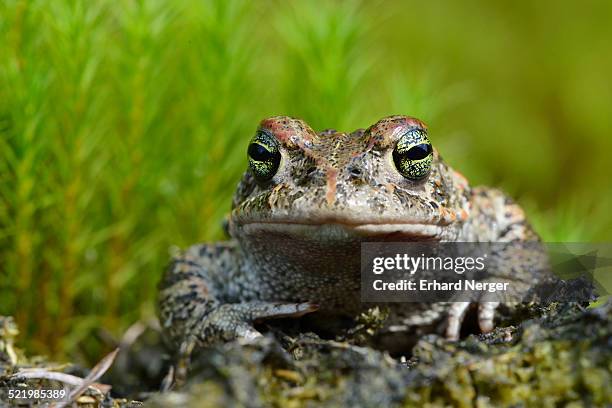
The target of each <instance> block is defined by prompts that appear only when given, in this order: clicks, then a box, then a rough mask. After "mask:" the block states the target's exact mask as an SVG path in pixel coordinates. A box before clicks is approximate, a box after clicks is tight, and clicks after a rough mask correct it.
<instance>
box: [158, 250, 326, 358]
mask: <svg viewBox="0 0 612 408" xmlns="http://www.w3.org/2000/svg"><path fill="white" fill-rule="evenodd" d="M236 251H237V250H236V247H235V246H234V245H233V244H231V243H219V244H211V245H195V246H193V247H191V248H189V249H188V250H187V251H186V252H185V253H184V254H182V255H180V256H178V257H176V258H175V259H174V260H173V262H172V264H171V265H170V267H169V268H168V270H167V272H166V274H165V276H164V279H163V280H162V282H161V285H160V298H159V315H160V320H161V324H162V327H163V329H164V332H165V333H166V334H167V335H168V337H169V338H170V339H171V341H172V342H173V343H174V344H175V345H177V346H178V345H181V344H183V343H185V342H190V341H193V342H195V344H196V345H198V346H206V345H210V344H214V343H217V342H222V341H229V340H233V339H236V338H243V339H253V338H255V337H259V336H261V334H260V333H259V332H258V331H257V330H255V328H254V327H253V323H254V322H256V321H259V320H265V319H271V318H279V317H299V316H302V315H304V314H306V313H310V312H313V311H315V310H316V309H317V306H316V305H314V304H312V303H282V302H263V301H252V300H251V301H247V302H240V301H235V302H230V300H231V296H229V292H231V291H232V289H230V288H231V287H232V285H231V282H230V280H231V279H236V278H237V277H239V274H238V273H237V271H238V270H237V268H238V266H237V265H238V262H236ZM236 286H237V285H233V288H234V289H233V290H234V291H235V288H236ZM234 296H235V294H234ZM234 300H236V299H234Z"/></svg>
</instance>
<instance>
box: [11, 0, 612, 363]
mask: <svg viewBox="0 0 612 408" xmlns="http://www.w3.org/2000/svg"><path fill="white" fill-rule="evenodd" d="M591 3H592V4H590V5H588V6H585V5H583V4H578V3H575V4H572V5H570V4H569V3H568V4H567V5H565V6H563V5H560V4H559V3H558V2H553V1H543V2H534V3H521V4H518V3H517V4H515V3H508V4H501V3H500V4H495V5H493V4H490V3H489V2H485V1H470V2H468V3H463V2H462V3H458V2H452V1H445V2H442V3H440V2H432V3H429V2H410V3H408V4H407V3H405V2H399V1H398V2H363V3H356V2H329V1H316V2H305V1H304V2H280V1H278V2H276V1H275V2H267V1H261V2H249V1H231V2H228V1H224V0H218V1H185V0H180V1H158V0H147V1H132V0H119V1H110V0H109V1H102V0H97V1H77V0H55V1H52V2H46V1H36V0H32V1H16V0H7V1H3V2H2V3H0V265H1V266H0V314H7V315H14V316H15V317H16V321H17V323H18V324H19V326H20V328H21V331H22V334H23V338H24V339H25V340H26V341H27V343H26V344H27V345H28V348H29V349H30V350H31V351H34V352H44V353H48V354H54V355H58V353H69V354H71V357H73V358H74V357H78V356H82V357H84V358H87V359H89V360H90V361H94V360H97V359H98V358H99V356H100V354H101V350H102V349H103V348H105V347H107V346H106V345H105V344H104V342H103V339H104V338H107V337H108V335H107V334H108V333H110V334H111V335H112V336H118V335H120V334H121V333H122V332H123V330H125V328H126V327H128V326H129V325H130V324H131V323H132V322H134V321H136V320H137V319H139V318H142V317H148V316H151V315H152V314H153V313H154V302H153V299H154V297H155V293H156V284H157V281H158V280H159V277H160V274H161V271H162V269H163V267H164V265H165V263H166V262H167V260H168V257H169V251H171V249H172V246H173V245H177V246H179V247H186V246H187V245H189V244H191V243H194V242H197V241H202V240H210V239H217V238H220V237H221V236H222V232H221V228H220V221H221V219H222V217H223V215H224V214H225V213H226V212H227V211H228V210H229V203H230V197H231V194H232V192H233V189H234V185H235V183H236V182H237V180H238V178H239V176H240V174H241V172H242V171H243V169H244V168H245V166H246V157H245V143H246V141H247V140H248V139H249V138H250V137H251V135H252V133H253V130H254V129H255V127H256V125H257V123H258V121H259V120H260V119H261V118H263V117H266V116H270V115H274V114H290V115H294V116H299V117H302V118H304V119H305V120H307V121H308V122H309V123H310V124H311V125H312V126H313V127H314V128H315V129H319V130H321V129H323V128H329V127H336V128H342V129H345V130H352V129H353V128H357V127H365V126H368V125H369V124H371V123H373V122H374V121H376V120H377V119H378V118H380V117H382V116H385V115H388V114H391V113H406V114H412V115H414V116H418V117H420V118H422V119H424V120H425V121H427V122H428V123H429V125H430V128H431V139H432V141H433V143H434V144H435V145H436V146H437V147H438V148H439V149H440V150H441V151H442V152H443V153H444V156H445V158H446V159H447V161H449V162H450V163H451V164H452V165H453V166H455V167H456V168H457V169H460V170H461V171H463V172H464V173H465V174H466V176H467V177H468V178H469V179H470V180H471V181H472V182H473V183H489V184H493V185H498V186H501V187H503V188H505V189H506V190H508V191H509V192H510V193H511V194H513V195H514V196H515V197H516V198H517V199H518V200H519V201H520V202H521V203H522V204H524V205H525V206H526V208H528V209H529V212H530V216H531V217H532V218H533V219H534V222H535V223H536V224H537V227H538V229H539V230H540V231H541V232H542V233H543V234H544V236H545V237H546V238H547V239H549V240H555V241H563V240H570V241H577V240H609V239H610V238H611V236H610V232H609V231H611V230H612V213H611V212H610V211H609V208H610V204H612V190H611V189H610V182H609V169H610V162H609V157H608V156H609V152H610V151H611V149H612V138H610V135H609V130H610V129H609V109H610V102H611V101H612V86H610V77H609V73H610V72H612V54H611V53H610V52H609V49H608V47H609V45H608V41H607V40H608V39H609V38H610V36H611V35H612V26H610V25H609V24H608V23H609V22H608V17H607V16H609V13H610V11H611V10H610V8H611V6H610V4H608V3H605V2H596V1H593V2H591ZM100 328H103V329H102V330H101V329H100Z"/></svg>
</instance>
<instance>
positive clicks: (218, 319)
mask: <svg viewBox="0 0 612 408" xmlns="http://www.w3.org/2000/svg"><path fill="white" fill-rule="evenodd" d="M317 309H318V305H316V304H314V303H276V302H244V303H227V304H223V305H220V306H219V307H217V308H215V309H214V310H213V311H211V312H210V313H209V314H207V315H206V316H204V318H203V320H202V321H201V324H200V325H199V327H197V328H196V331H195V336H196V339H197V343H198V344H199V345H210V344H212V343H215V342H218V341H230V340H234V339H242V340H246V341H251V340H253V339H255V338H257V337H260V336H261V333H260V332H258V331H257V330H256V329H255V328H254V327H253V324H254V323H255V322H259V321H263V320H267V319H276V318H281V317H300V316H303V315H305V314H307V313H312V312H314V311H316V310H317Z"/></svg>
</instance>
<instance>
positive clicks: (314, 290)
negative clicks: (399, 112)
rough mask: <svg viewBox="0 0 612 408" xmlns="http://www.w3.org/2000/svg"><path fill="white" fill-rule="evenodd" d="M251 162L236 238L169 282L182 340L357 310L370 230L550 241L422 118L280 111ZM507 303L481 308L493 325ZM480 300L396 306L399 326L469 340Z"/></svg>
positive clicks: (235, 206) (481, 319)
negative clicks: (470, 317) (312, 123)
mask: <svg viewBox="0 0 612 408" xmlns="http://www.w3.org/2000/svg"><path fill="white" fill-rule="evenodd" d="M248 161H249V168H248V170H247V171H246V173H245V174H244V176H243V177H242V180H241V181H240V183H239V185H238V189H237V191H236V193H235V195H234V199H233V203H232V212H231V215H230V218H229V233H230V236H231V239H230V240H229V241H226V242H218V243H212V244H199V245H195V246H192V247H190V248H189V249H187V250H186V251H185V252H184V253H183V254H182V255H181V256H179V257H177V258H176V259H174V261H173V263H172V265H171V267H170V268H169V269H168V271H167V273H166V275H165V277H164V279H163V281H162V284H161V287H160V303H159V306H160V317H161V322H162V326H163V327H164V329H165V330H166V332H167V334H168V335H169V336H170V337H171V338H172V339H173V340H174V341H175V342H176V343H182V342H184V341H185V340H188V339H191V340H192V341H195V342H196V344H199V345H207V344H211V343H214V342H217V341H222V340H230V339H234V338H253V337H256V336H259V335H260V334H259V332H258V331H256V330H255V329H254V327H253V323H254V322H256V321H259V320H264V319H269V318H277V317H298V316H302V315H304V314H308V313H312V312H315V311H316V313H315V315H320V316H355V315H357V314H358V313H359V312H360V311H362V310H363V308H364V306H363V305H362V304H361V302H360V269H359V259H360V252H359V251H360V243H361V242H363V241H367V240H369V239H377V238H384V239H387V240H397V241H413V240H414V241H420V240H433V241H444V242H463V241H470V242H474V241H478V242H514V241H537V240H538V236H537V235H536V234H535V233H534V231H533V230H532V228H531V227H530V226H529V224H528V223H527V222H526V220H525V215H524V213H523V211H522V210H521V208H520V207H519V206H518V205H516V204H515V203H513V202H512V201H511V200H510V199H509V198H508V197H507V196H505V195H504V194H503V193H502V192H500V191H499V190H496V189H491V188H486V187H476V188H471V187H470V186H469V185H468V183H467V181H466V179H465V178H464V177H463V176H462V175H460V174H459V173H457V172H456V171H454V170H453V169H451V168H450V167H449V166H448V165H447V164H446V163H445V162H444V161H442V159H441V157H440V155H439V154H438V152H437V150H436V149H434V148H433V147H432V145H431V143H430V141H429V139H428V135H427V127H426V126H425V124H423V123H422V122H421V121H419V120H417V119H414V118H410V117H406V116H391V117H387V118H384V119H382V120H380V121H379V122H377V123H376V124H374V125H373V126H371V127H370V128H368V129H367V130H357V131H355V132H352V133H341V132H337V131H335V130H326V131H323V132H321V133H318V134H317V133H315V132H314V131H313V130H312V129H311V128H310V127H309V126H308V125H307V124H306V123H305V122H304V121H302V120H299V119H294V118H290V117H285V116H279V117H272V118H269V119H265V120H263V121H262V122H261V124H260V126H259V128H258V129H257V131H256V133H255V136H254V137H253V138H252V140H251V142H250V144H249V146H248ZM526 270H527V269H525V272H523V271H522V269H521V268H520V265H519V268H517V270H515V271H513V273H519V274H520V273H525V274H528V273H529V272H526ZM524 278H525V280H527V281H529V279H530V276H525V277H524ZM497 305H498V303H482V304H480V305H479V308H478V323H479V326H480V329H481V330H482V331H483V332H487V331H490V330H492V328H493V320H494V312H495V309H496V307H497ZM468 306H469V304H468V303H466V302H458V303H450V304H444V305H440V304H435V303H433V304H419V303H416V304H415V303H394V304H389V307H390V309H391V315H390V318H389V322H388V326H389V327H394V328H395V329H396V330H397V327H405V328H406V329H410V328H411V327H417V326H426V325H429V326H430V327H437V329H438V330H442V331H444V332H445V334H446V336H447V337H448V338H450V339H457V338H458V336H459V332H460V328H461V324H462V321H463V318H464V316H465V312H466V310H467V308H468ZM330 318H333V317H330ZM436 324H437V326H436Z"/></svg>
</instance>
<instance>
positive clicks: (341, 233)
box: [238, 220, 444, 240]
mask: <svg viewBox="0 0 612 408" xmlns="http://www.w3.org/2000/svg"><path fill="white" fill-rule="evenodd" d="M238 228H239V229H240V230H241V233H243V234H244V235H247V236H249V235H261V236H263V237H266V236H269V237H270V238H272V236H275V235H276V236H277V235H281V236H285V237H287V238H291V237H295V238H298V237H299V238H303V239H309V238H310V239H317V240H320V239H328V240H342V239H364V238H366V239H367V238H370V239H384V240H389V239H396V240H436V239H438V238H439V237H440V236H441V235H442V233H443V229H444V226H442V225H439V224H427V223H398V222H376V223H374V222H361V223H347V222H339V221H337V220H334V221H330V222H320V223H316V222H304V221H298V222H296V221H277V220H274V221H257V222H250V223H245V224H242V225H240V226H239V227H238Z"/></svg>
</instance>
